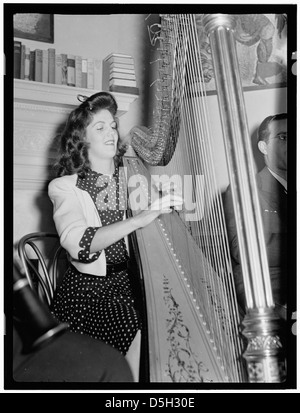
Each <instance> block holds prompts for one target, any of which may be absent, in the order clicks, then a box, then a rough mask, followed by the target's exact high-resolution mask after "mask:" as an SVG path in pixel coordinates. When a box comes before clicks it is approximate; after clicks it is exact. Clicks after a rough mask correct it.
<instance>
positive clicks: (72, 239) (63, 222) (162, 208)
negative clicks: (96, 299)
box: [49, 178, 183, 259]
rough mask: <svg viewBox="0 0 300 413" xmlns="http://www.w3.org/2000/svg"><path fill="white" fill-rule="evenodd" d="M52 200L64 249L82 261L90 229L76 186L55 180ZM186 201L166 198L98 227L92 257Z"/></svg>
mask: <svg viewBox="0 0 300 413" xmlns="http://www.w3.org/2000/svg"><path fill="white" fill-rule="evenodd" d="M49 197H50V199H51V201H52V202H53V208H54V213H53V218H54V222H55V226H56V229H57V232H58V235H59V237H60V242H61V245H62V246H63V248H65V249H66V250H67V251H68V253H69V254H70V255H71V257H73V258H74V259H79V253H80V252H81V251H82V248H83V247H82V246H80V241H81V240H82V238H83V236H84V234H85V232H86V230H87V228H88V227H89V225H88V223H87V219H86V217H85V215H84V213H83V210H82V207H81V205H80V202H79V200H78V198H77V196H76V193H75V191H74V183H72V182H69V180H68V179H61V178H58V179H55V180H54V181H52V182H51V183H50V184H49ZM182 203H183V201H182V198H181V197H180V196H178V195H165V196H163V197H162V198H159V199H157V200H156V201H155V202H153V203H152V204H151V205H150V206H149V208H148V209H147V210H144V211H141V212H140V213H139V214H137V215H136V216H134V217H131V218H127V219H125V220H123V221H119V222H115V223H113V224H110V225H107V226H104V227H99V228H95V234H94V236H93V238H92V241H91V245H90V246H89V258H91V259H92V258H93V254H95V253H96V252H99V251H102V250H103V249H104V248H107V247H108V246H110V245H112V244H113V243H115V242H116V241H119V240H120V239H122V238H124V237H126V236H127V235H129V234H131V233H132V232H133V231H135V230H137V229H138V228H143V227H145V226H146V225H148V224H150V223H151V222H152V221H154V220H155V219H156V218H157V217H158V216H159V215H160V214H165V213H170V212H171V211H172V209H171V207H174V208H177V207H181V205H182Z"/></svg>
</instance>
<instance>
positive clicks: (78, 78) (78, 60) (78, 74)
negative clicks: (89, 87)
mask: <svg viewBox="0 0 300 413" xmlns="http://www.w3.org/2000/svg"><path fill="white" fill-rule="evenodd" d="M75 86H76V87H81V86H82V57H81V56H75Z"/></svg>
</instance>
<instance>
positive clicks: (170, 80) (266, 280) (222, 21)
mask: <svg viewBox="0 0 300 413" xmlns="http://www.w3.org/2000/svg"><path fill="white" fill-rule="evenodd" d="M160 17H161V22H160V24H159V26H157V27H158V29H159V30H158V31H157V32H156V34H155V36H154V40H155V41H158V42H159V51H160V58H159V59H158V60H159V85H158V96H157V113H156V123H155V127H154V128H153V129H152V130H149V129H147V128H144V127H135V128H133V129H132V131H131V135H132V140H131V147H130V148H129V150H128V152H127V153H126V155H125V157H124V167H125V169H126V174H127V178H128V188H129V203H130V207H131V209H132V214H133V215H134V214H135V213H137V212H138V211H139V210H140V209H141V208H144V207H145V206H147V205H148V204H149V202H150V201H153V199H155V197H157V196H159V194H157V193H156V192H155V190H153V174H152V175H151V173H150V172H149V170H151V166H153V165H156V166H159V167H161V168H162V169H161V171H162V172H161V174H166V175H167V176H168V178H169V179H170V177H171V181H172V180H174V182H175V181H176V182H175V183H176V184H177V185H178V183H179V186H180V188H181V190H182V194H183V196H184V198H185V201H186V200H187V199H188V198H189V201H190V204H191V206H190V207H189V208H188V209H187V208H185V209H184V210H181V211H174V212H172V213H171V214H170V215H163V216H161V217H160V218H159V219H157V220H156V221H155V222H153V223H152V224H150V225H149V226H148V227H146V228H144V229H142V230H138V231H137V233H136V243H137V248H136V252H137V255H138V258H139V263H140V268H141V273H142V274H143V283H144V286H145V295H146V305H147V326H148V346H149V370H150V381H151V382H202V383H207V382H245V381H250V382H276V381H282V380H284V377H285V358H284V353H283V349H282V343H281V338H280V334H279V332H280V321H279V319H278V317H277V316H276V314H275V312H274V303H273V298H272V292H271V286H270V277H269V272H268V265H267V258H266V250H265V244H264V237H263V230H262V222H261V217H260V215H259V212H257V211H259V208H258V196H257V193H256V187H255V184H254V182H255V181H254V179H255V178H254V168H253V166H252V165H253V160H252V158H251V156H252V155H251V148H250V147H249V145H250V139H248V130H247V117H246V112H245V107H244V102H243V93H242V88H241V82H240V78H239V75H238V74H239V68H238V61H237V55H236V49H235V39H234V35H233V30H234V18H233V17H232V16H231V15H223V14H214V15H194V14H191V15H189V14H176V15H170V14H169V15H161V16H160ZM199 30H205V32H206V33H208V35H209V39H210V45H209V47H210V48H211V51H212V56H213V64H214V73H215V80H216V86H217V93H218V102H219V110H220V117H221V121H222V128H223V135H224V145H225V148H226V155H227V162H228V168H229V176H230V183H231V185H232V188H233V189H232V190H233V197H234V201H235V215H236V219H237V222H238V223H239V233H238V236H239V247H240V252H241V255H242V257H243V273H244V275H243V276H244V285H245V292H246V300H247V312H246V315H242V314H241V313H240V311H239V308H238V304H237V299H236V293H235V288H234V282H233V276H232V268H231V260H230V252H229V248H228V243H227V236H226V226H225V221H224V212H223V206H222V200H221V196H220V194H219V193H218V190H217V186H216V178H215V172H214V168H213V165H212V148H211V145H210V126H209V125H210V120H209V116H208V111H207V107H206V99H205V89H204V86H203V85H204V83H203V82H202V81H201V79H202V78H203V77H204V76H205V67H203V65H202V61H201V50H200V47H199ZM174 171H175V172H174ZM191 194H193V196H194V198H193V199H192V198H191V197H190V195H191ZM242 324H243V326H244V327H243V332H242V331H241V330H242V328H241V325H242Z"/></svg>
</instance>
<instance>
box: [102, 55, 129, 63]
mask: <svg viewBox="0 0 300 413" xmlns="http://www.w3.org/2000/svg"><path fill="white" fill-rule="evenodd" d="M104 61H106V62H110V63H125V64H133V57H132V56H130V55H126V54H121V53H111V54H109V55H108V56H107V57H106V58H105V59H104Z"/></svg>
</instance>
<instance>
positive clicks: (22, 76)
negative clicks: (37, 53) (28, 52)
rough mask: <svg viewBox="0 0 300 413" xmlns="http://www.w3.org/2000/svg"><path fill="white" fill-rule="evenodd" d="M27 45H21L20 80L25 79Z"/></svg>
mask: <svg viewBox="0 0 300 413" xmlns="http://www.w3.org/2000/svg"><path fill="white" fill-rule="evenodd" d="M25 49H26V46H25V44H22V45H21V67H20V79H25Z"/></svg>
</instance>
